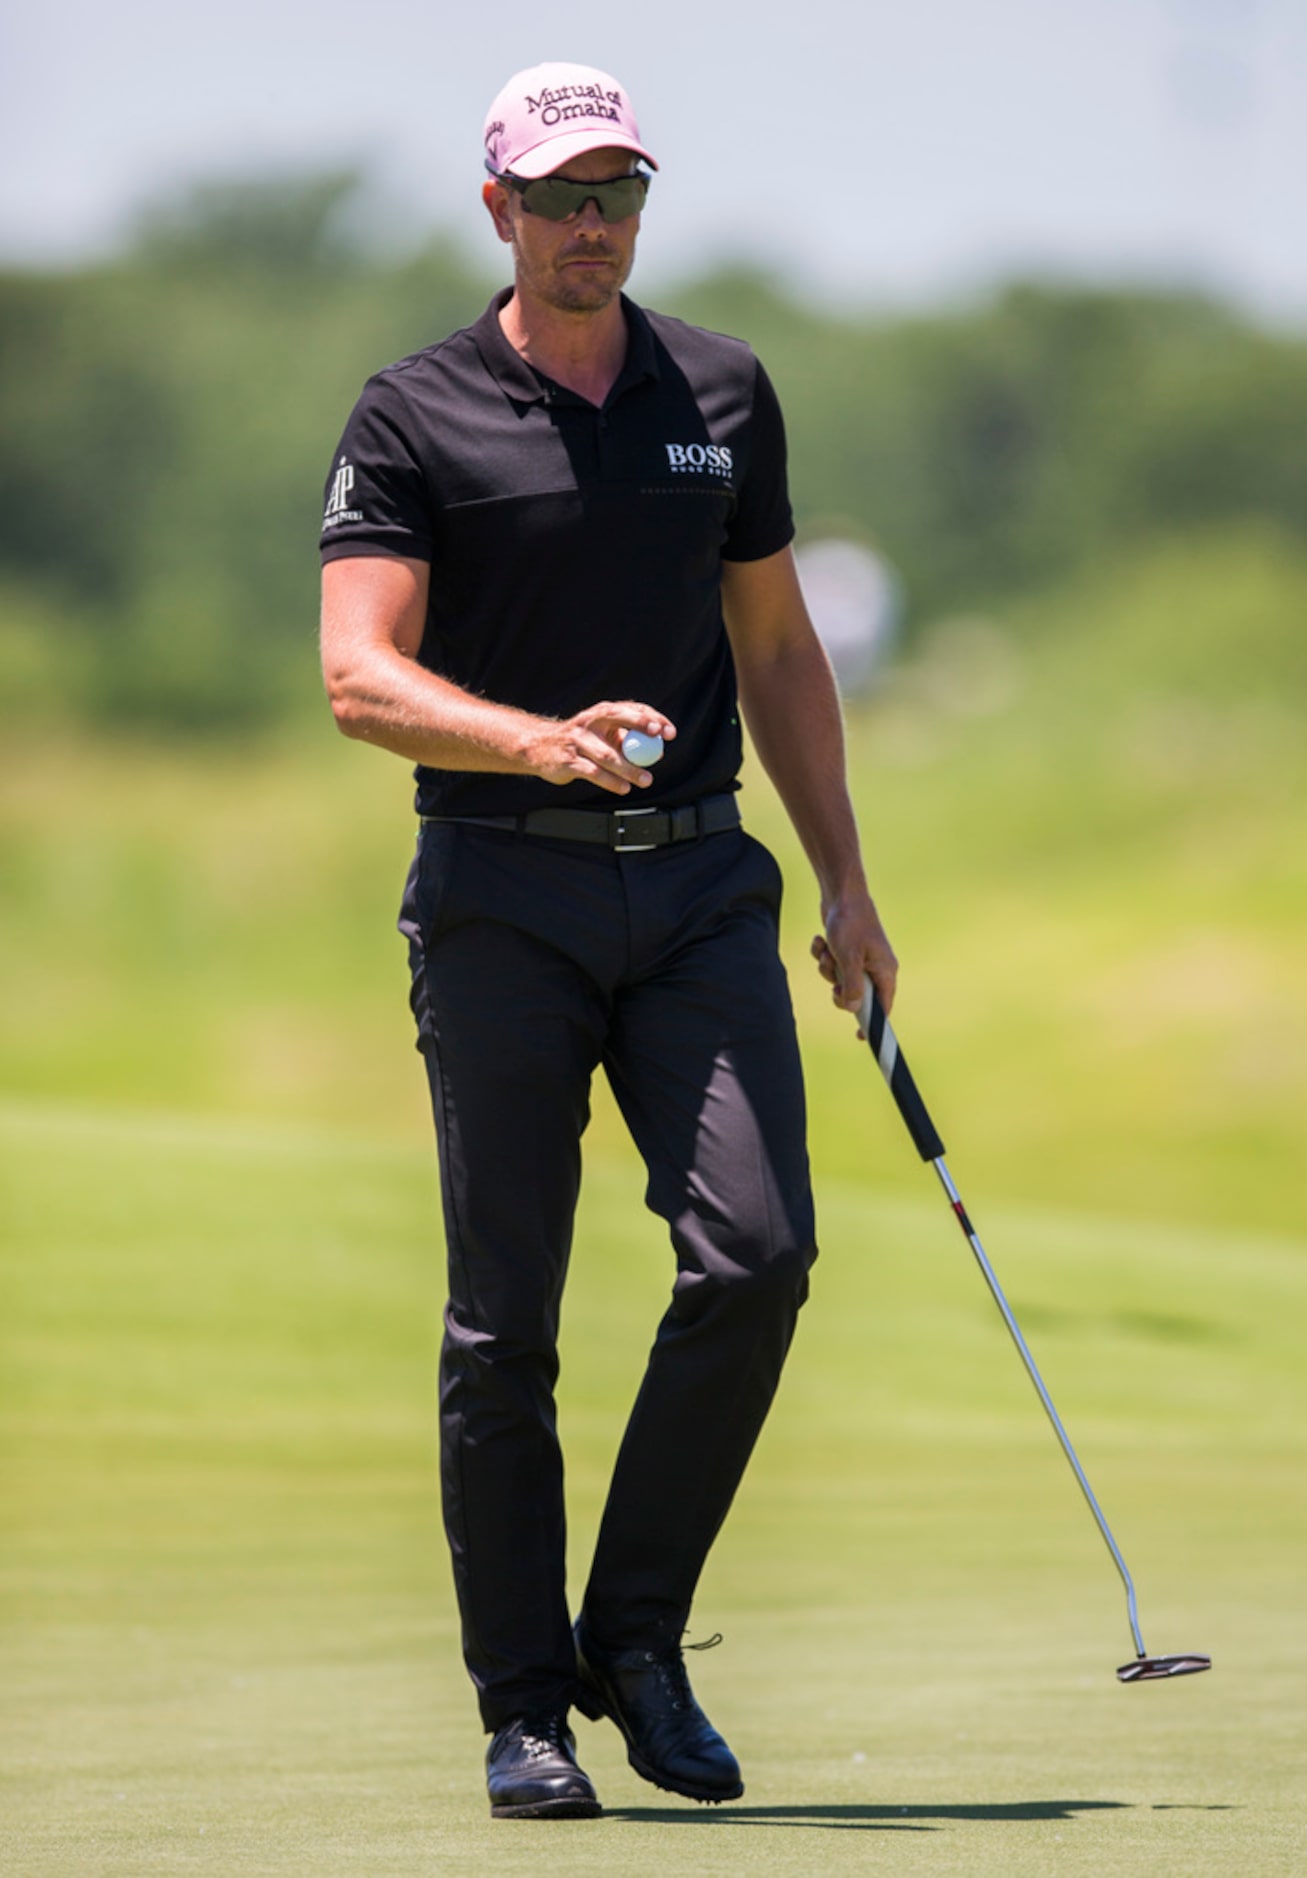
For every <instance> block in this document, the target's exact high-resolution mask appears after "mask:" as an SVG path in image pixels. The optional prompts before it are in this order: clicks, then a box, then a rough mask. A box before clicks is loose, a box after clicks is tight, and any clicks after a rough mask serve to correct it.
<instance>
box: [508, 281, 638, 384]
mask: <svg viewBox="0 0 1307 1878" xmlns="http://www.w3.org/2000/svg"><path fill="white" fill-rule="evenodd" d="M512 297H513V289H512V288H511V287H504V288H502V289H501V291H500V292H499V293H497V294H496V295H495V297H494V299H493V300H492V301H491V302H490V305H489V306H488V307H487V308H486V310H485V312H484V313H483V314H482V315H481V317H480V319H479V320H477V322H476V324H475V325H474V326H473V328H472V337H473V339H474V340H475V341H476V347H477V351H478V352H479V353H480V354H481V358H482V360H483V362H484V364H485V367H486V370H487V371H488V372H489V373H490V376H491V377H492V378H493V379H494V380H495V382H496V384H497V385H498V386H499V388H500V390H501V391H504V392H506V393H507V395H508V396H509V397H510V398H512V399H513V400H514V401H515V402H516V403H518V404H553V403H557V402H560V401H566V402H569V403H577V404H584V403H585V402H586V400H585V399H584V398H581V397H579V396H578V395H577V393H576V392H574V391H569V390H568V389H567V387H566V386H565V385H556V384H555V383H554V381H553V380H552V379H551V378H547V377H546V376H545V375H544V373H543V372H537V371H536V369H535V367H534V366H533V365H528V364H527V362H526V360H525V359H524V358H523V357H522V355H521V353H520V352H519V351H518V350H517V349H516V347H514V346H511V345H510V344H509V342H508V340H507V339H506V338H505V337H504V329H503V327H502V326H501V325H500V323H499V315H500V311H501V309H502V308H504V307H506V306H507V305H508V302H509V301H510V300H511V299H512ZM621 302H622V312H623V313H624V314H625V316H626V360H625V362H624V364H623V366H622V369H621V371H620V372H619V373H618V374H617V378H616V380H615V381H614V384H613V388H612V390H611V391H610V392H609V394H608V397H607V399H606V400H605V402H606V403H608V404H612V403H614V402H615V401H616V399H617V398H619V397H620V396H621V394H622V393H623V392H624V391H627V390H629V389H630V387H631V386H632V385H638V384H639V383H641V381H642V380H644V379H646V378H657V377H659V375H660V374H659V370H658V353H657V348H656V346H655V343H654V336H653V330H652V328H651V327H650V325H649V322H648V320H647V319H646V318H645V316H644V312H643V310H642V309H641V308H640V307H638V306H637V305H636V304H635V301H634V300H628V299H627V297H626V295H625V294H623V295H622V296H621Z"/></svg>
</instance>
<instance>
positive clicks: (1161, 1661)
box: [1116, 1656, 1212, 1682]
mask: <svg viewBox="0 0 1307 1878" xmlns="http://www.w3.org/2000/svg"><path fill="white" fill-rule="evenodd" d="M1211 1667H1212V1659H1211V1657H1210V1656H1137V1657H1136V1658H1135V1660H1134V1662H1133V1663H1122V1665H1121V1667H1120V1669H1118V1670H1117V1672H1116V1674H1117V1680H1118V1681H1119V1682H1157V1681H1160V1679H1161V1678H1162V1677H1163V1676H1196V1675H1197V1674H1198V1672H1199V1670H1200V1669H1210V1668H1211Z"/></svg>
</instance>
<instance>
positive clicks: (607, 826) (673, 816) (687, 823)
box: [422, 795, 740, 854]
mask: <svg viewBox="0 0 1307 1878" xmlns="http://www.w3.org/2000/svg"><path fill="white" fill-rule="evenodd" d="M422 820H423V822H424V823H426V822H458V823H462V824H465V825H467V826H469V827H472V828H502V829H503V830H504V831H505V832H506V833H508V834H511V835H547V836H550V837H551V838H552V839H553V840H555V841H590V842H595V843H597V844H598V845H599V846H600V847H603V848H611V849H612V850H613V852H614V853H615V854H639V853H642V852H643V851H644V850H645V849H646V848H665V847H667V845H668V844H669V843H670V842H673V841H697V840H698V839H699V837H700V835H721V834H724V833H725V832H726V830H727V829H728V828H738V827H739V825H740V806H739V803H738V802H737V801H736V799H735V797H734V796H733V795H726V796H705V797H704V799H703V801H702V802H687V803H686V804H685V806H684V808H679V809H612V810H608V809H528V810H527V812H526V814H525V815H424V816H423V817H422Z"/></svg>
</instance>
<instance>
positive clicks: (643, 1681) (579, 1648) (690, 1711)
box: [576, 1620, 744, 1802]
mask: <svg viewBox="0 0 1307 1878" xmlns="http://www.w3.org/2000/svg"><path fill="white" fill-rule="evenodd" d="M576 1667H577V1676H578V1679H579V1681H578V1689H577V1695H576V1706H577V1707H578V1708H579V1709H580V1711H581V1713H582V1714H583V1715H588V1716H589V1718H590V1720H591V1721H598V1720H599V1718H600V1716H601V1715H607V1716H608V1717H609V1719H610V1720H612V1721H614V1722H616V1723H617V1726H618V1728H619V1729H620V1730H621V1732H622V1734H623V1736H624V1737H625V1740H626V1749H627V1759H628V1760H629V1761H630V1763H631V1765H632V1767H633V1768H634V1769H635V1771H636V1773H637V1774H639V1775H641V1776H642V1777H643V1778H644V1779H645V1780H648V1781H652V1783H653V1785H654V1786H655V1787H662V1788H664V1789H665V1791H667V1792H668V1793H682V1794H684V1795H685V1797H686V1798H687V1799H689V1800H706V1801H713V1802H715V1801H719V1800H738V1799H739V1797H740V1795H741V1794H742V1793H743V1792H744V1782H743V1781H742V1780H741V1779H740V1766H739V1762H738V1761H737V1760H736V1758H735V1756H734V1755H733V1754H732V1753H731V1750H730V1749H729V1748H728V1747H727V1745H726V1743H725V1742H724V1741H723V1740H722V1738H721V1736H720V1735H719V1734H718V1732H717V1730H716V1729H715V1728H714V1727H713V1725H712V1723H711V1722H710V1721H709V1720H708V1717H707V1716H706V1715H705V1714H704V1712H703V1710H702V1709H701V1708H700V1707H699V1704H698V1703H697V1702H696V1701H695V1699H694V1692H693V1690H692V1689H691V1688H690V1678H689V1676H688V1675H687V1674H686V1671H685V1659H684V1657H683V1656H682V1655H681V1651H680V1647H679V1646H678V1645H676V1644H673V1645H671V1646H670V1647H664V1648H662V1649H652V1650H605V1649H603V1648H602V1647H601V1646H600V1645H599V1644H597V1643H596V1642H595V1640H594V1638H593V1637H592V1636H591V1635H590V1634H589V1632H588V1630H587V1629H586V1627H585V1623H584V1620H581V1621H579V1622H578V1623H577V1626H576Z"/></svg>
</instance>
